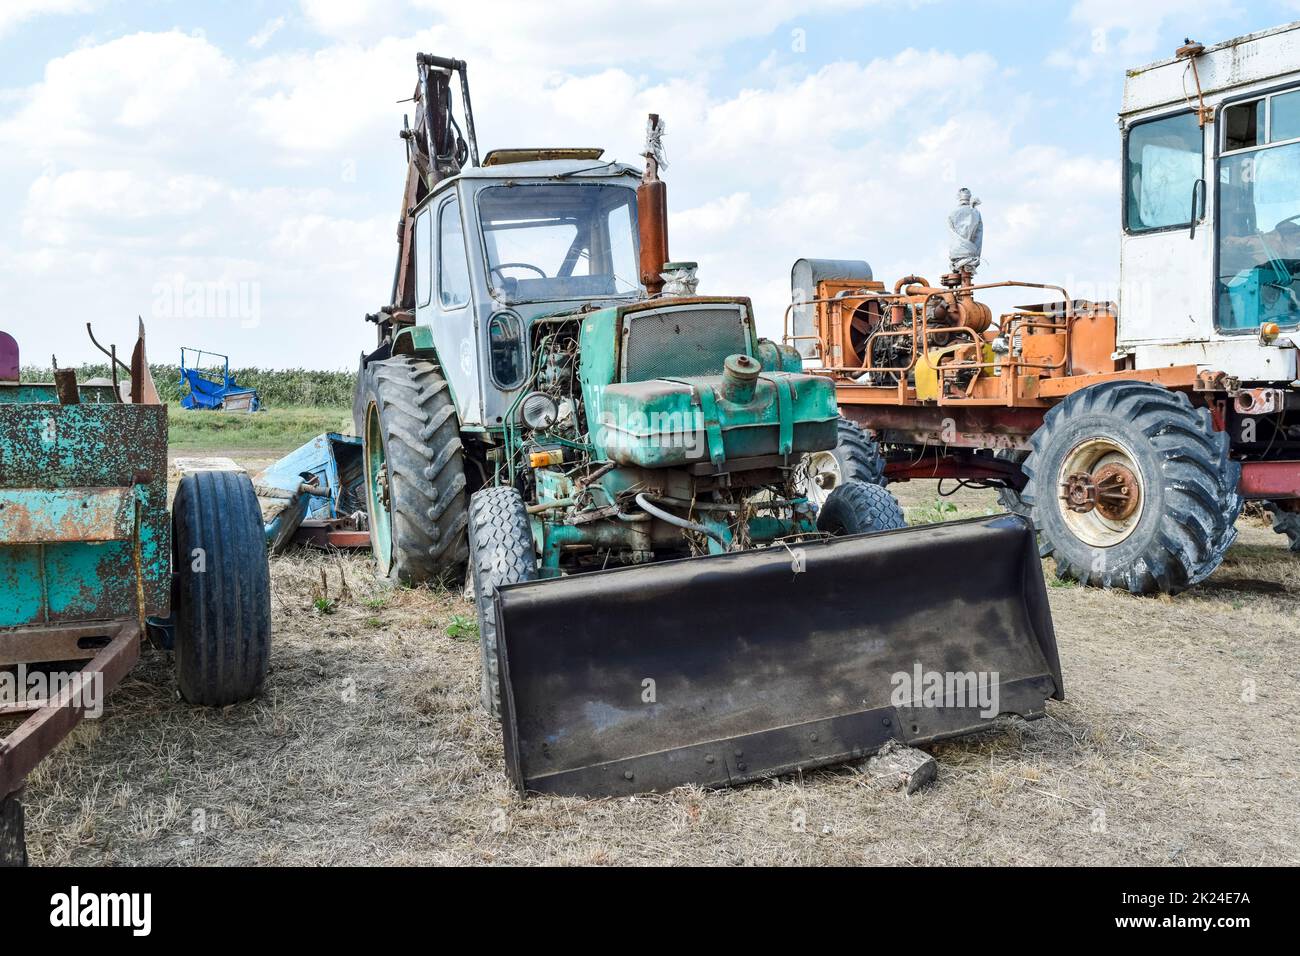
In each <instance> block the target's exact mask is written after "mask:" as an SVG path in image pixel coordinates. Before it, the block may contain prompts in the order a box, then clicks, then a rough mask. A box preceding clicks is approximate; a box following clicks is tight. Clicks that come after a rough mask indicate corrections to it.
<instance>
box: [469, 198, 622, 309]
mask: <svg viewBox="0 0 1300 956" xmlns="http://www.w3.org/2000/svg"><path fill="white" fill-rule="evenodd" d="M478 207H479V220H480V221H481V223H482V226H483V241H484V245H485V246H486V248H487V258H488V282H489V283H490V284H491V286H492V289H493V291H494V292H495V293H496V294H497V295H498V296H501V297H503V298H505V299H506V300H507V301H509V302H538V301H545V300H559V299H584V298H599V297H604V296H622V295H628V294H629V293H632V292H635V291H637V289H639V288H640V284H639V281H638V272H639V270H638V268H637V235H636V230H637V223H636V191H635V190H634V189H632V188H630V187H627V186H611V185H598V184H594V183H591V184H589V183H539V184H522V185H518V186H489V187H487V188H486V189H484V190H483V191H482V192H480V193H479V198H478Z"/></svg>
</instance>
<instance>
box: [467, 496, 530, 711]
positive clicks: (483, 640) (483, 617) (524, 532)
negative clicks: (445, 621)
mask: <svg viewBox="0 0 1300 956" xmlns="http://www.w3.org/2000/svg"><path fill="white" fill-rule="evenodd" d="M469 550H470V571H471V573H472V574H473V576H474V601H475V604H476V605H477V607H478V643H479V658H480V661H481V663H482V668H481V677H480V686H479V694H480V696H481V698H482V701H483V709H484V710H486V711H487V712H488V713H489V714H490V715H491V716H492V717H494V718H495V719H497V720H500V719H501V676H500V665H499V657H498V654H497V622H496V614H495V612H494V609H493V606H492V598H493V595H495V594H496V589H497V588H498V587H500V586H501V585H503V584H515V583H517V582H519V581H533V580H535V579H536V578H537V552H536V550H535V548H534V547H533V532H532V527H531V524H530V522H529V520H528V509H527V508H526V507H525V505H524V499H523V496H522V495H520V494H519V492H518V491H517V490H516V489H514V488H508V487H507V488H484V489H483V490H482V491H479V492H478V493H476V494H475V495H474V497H473V498H471V499H470V503H469Z"/></svg>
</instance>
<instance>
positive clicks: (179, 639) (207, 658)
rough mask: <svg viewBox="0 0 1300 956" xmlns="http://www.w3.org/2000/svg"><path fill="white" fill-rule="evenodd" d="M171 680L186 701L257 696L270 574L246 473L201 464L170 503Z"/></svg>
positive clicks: (267, 630) (265, 650)
mask: <svg viewBox="0 0 1300 956" xmlns="http://www.w3.org/2000/svg"><path fill="white" fill-rule="evenodd" d="M172 541H173V556H174V557H173V560H174V569H173V570H174V572H175V574H176V583H175V588H174V591H173V601H172V617H173V619H174V621H175V625H176V630H175V633H176V637H175V646H174V650H175V653H176V679H177V682H178V683H179V684H180V689H181V696H182V697H184V698H185V699H186V700H187V701H189V702H190V703H191V704H200V705H203V706H207V707H225V706H226V705H228V704H234V703H238V702H239V701H241V700H248V699H249V698H251V697H254V696H256V695H257V692H258V691H259V690H260V689H261V687H262V682H263V680H264V679H265V678H266V671H267V667H268V665H269V663H270V658H271V574H270V568H269V567H268V564H267V557H266V535H265V531H264V528H263V525H262V513H261V510H260V509H259V508H258V504H257V495H256V494H255V493H254V492H253V483H252V482H251V481H250V480H249V478H248V475H246V474H244V473H243V472H237V471H201V472H197V473H194V474H188V475H186V476H185V477H183V478H182V479H181V483H180V487H178V488H177V489H176V500H175V501H174V502H173V504H172Z"/></svg>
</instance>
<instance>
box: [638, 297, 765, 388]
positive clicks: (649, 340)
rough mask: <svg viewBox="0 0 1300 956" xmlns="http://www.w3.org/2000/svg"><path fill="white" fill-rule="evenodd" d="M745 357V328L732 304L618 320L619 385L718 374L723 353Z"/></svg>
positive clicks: (660, 311) (741, 314)
mask: <svg viewBox="0 0 1300 956" xmlns="http://www.w3.org/2000/svg"><path fill="white" fill-rule="evenodd" d="M748 353H749V333H748V327H747V325H746V323H745V313H744V311H743V310H742V309H741V308H740V306H738V305H715V306H706V307H703V308H701V307H699V306H677V307H676V308H669V309H658V310H656V311H653V312H633V313H632V314H630V315H627V316H625V317H624V318H623V361H622V372H623V376H622V379H623V381H625V382H646V381H649V380H650V379H654V378H687V377H689V376H693V375H721V374H722V363H723V362H724V361H725V360H726V358H727V356H728V355H737V354H748Z"/></svg>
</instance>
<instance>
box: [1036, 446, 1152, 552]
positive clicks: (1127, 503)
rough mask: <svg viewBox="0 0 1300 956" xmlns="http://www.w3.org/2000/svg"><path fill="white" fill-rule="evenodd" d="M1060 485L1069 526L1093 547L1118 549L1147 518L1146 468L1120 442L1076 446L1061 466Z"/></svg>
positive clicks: (1061, 499) (1061, 506)
mask: <svg viewBox="0 0 1300 956" xmlns="http://www.w3.org/2000/svg"><path fill="white" fill-rule="evenodd" d="M1057 487H1058V489H1059V494H1058V496H1057V501H1058V503H1059V506H1060V513H1061V517H1062V518H1063V519H1064V521H1065V525H1066V527H1067V528H1069V529H1070V532H1071V533H1072V534H1073V535H1074V536H1075V537H1076V538H1078V539H1079V540H1080V541H1082V542H1083V543H1084V544H1087V545H1090V546H1092V547H1094V548H1111V547H1114V546H1115V545H1117V544H1119V543H1120V542H1121V541H1123V540H1125V539H1126V538H1128V536H1129V535H1131V534H1132V533H1133V531H1134V529H1135V528H1137V526H1138V523H1139V522H1140V521H1141V520H1142V514H1143V511H1144V510H1145V505H1146V494H1145V491H1146V489H1145V487H1144V485H1143V481H1142V470H1141V469H1140V468H1139V467H1138V465H1137V463H1136V461H1134V459H1133V455H1132V453H1131V452H1130V451H1129V450H1128V449H1127V448H1126V447H1124V445H1123V444H1121V443H1120V442H1117V441H1114V440H1112V439H1109V438H1090V439H1088V440H1086V441H1083V442H1080V443H1079V444H1078V445H1075V446H1074V448H1072V449H1071V450H1070V452H1069V454H1067V455H1066V456H1065V459H1064V460H1063V461H1062V462H1061V470H1060V473H1059V475H1058V480H1057Z"/></svg>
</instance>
